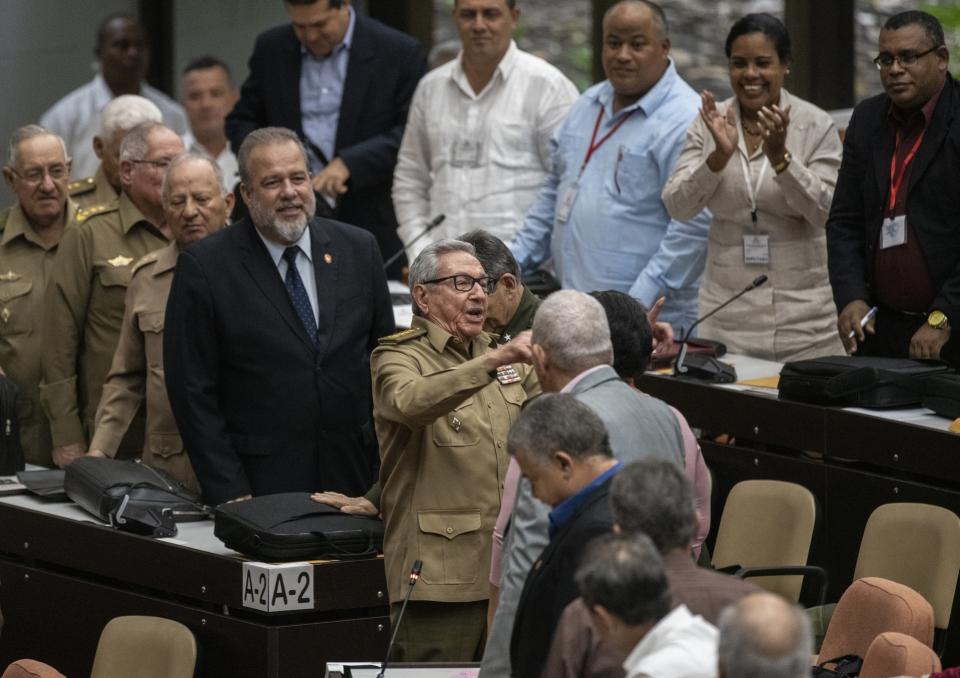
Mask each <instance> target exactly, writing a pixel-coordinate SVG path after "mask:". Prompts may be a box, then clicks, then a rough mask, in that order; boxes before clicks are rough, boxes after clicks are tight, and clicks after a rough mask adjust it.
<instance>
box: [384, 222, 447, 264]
mask: <svg viewBox="0 0 960 678" xmlns="http://www.w3.org/2000/svg"><path fill="white" fill-rule="evenodd" d="M446 218H447V215H446V214H438V215H437V216H435V217H434V218H433V219H431V220H430V223H428V224H427V225H426V226H424V228H423V230H422V231H420V233H418V234H417V237H416V238H414V239H413V240H411V241H410V242H408V243H407V245H412V244H413V243H415V242H417V241H418V240H419V239H420V238H422V237H423V236H425V235H426V234H427V233H429V232H430V231H432V230H433V229H435V228H436V227H437V226H439V225H440V224H442V223H443V221H444V219H446ZM406 251H407V246H406V245H401V247H400V249H399V250H397V251H396V252H394V253H393V256H392V257H390V258H389V259H387V260H386V261H385V262H384V264H383V270H384V271H386V270H387V269H388V268H390V264H392V263H393V262H395V261H396V260H397V259H399V258H400V257H401V256H403V253H404V252H406ZM410 263H411V264H412V263H413V262H412V261H411V262H410Z"/></svg>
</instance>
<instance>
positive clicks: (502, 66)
mask: <svg viewBox="0 0 960 678" xmlns="http://www.w3.org/2000/svg"><path fill="white" fill-rule="evenodd" d="M519 51H520V50H519V48H518V47H517V43H516V42H514V41H513V40H511V41H510V46H509V47H507V51H506V52H505V53H504V55H503V58H502V59H500V63H498V64H497V68H496V69H495V70H494V72H493V77H492V78H490V82H488V83H487V86H486V87H484V88H483V91H481V92H480V93H477V92H474V91H473V87H471V86H470V81H469V80H467V74H466V73H465V72H464V70H463V50H462V49H461V50H460V54H459V55H458V56H457V59H456V61H455V62H454V66H453V68H452V70H451V71H450V79H451V80H453V82H454V83H455V84H456V85H457V87H459V88H460V89H461V90H462V91H463V92H464V94H466V95H468V96H469V97H471V98H472V99H477V98H479V97H480V96H482V95H483V93H484V92H486V91H487V90H489V89H490V87H491V85H493V84H494V82H496V80H497V76H498V75H499V76H500V79H501V80H503V81H504V82H506V81H507V79H508V78H509V77H510V74H511V73H513V71H514V68H515V66H516V65H517V59H518V58H519V57H518V53H519Z"/></svg>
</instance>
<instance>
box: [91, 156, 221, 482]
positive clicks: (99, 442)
mask: <svg viewBox="0 0 960 678" xmlns="http://www.w3.org/2000/svg"><path fill="white" fill-rule="evenodd" d="M163 207H164V212H165V214H166V220H167V224H168V225H169V226H170V228H171V230H172V231H173V236H174V239H175V240H174V242H172V243H170V244H169V245H167V246H166V247H164V248H163V249H161V250H157V251H155V252H151V253H150V254H148V255H147V256H145V257H144V258H143V259H141V260H140V261H139V262H138V263H137V264H136V265H135V266H134V269H133V277H132V278H131V279H130V287H128V288H127V297H126V303H125V308H124V312H123V326H122V327H121V328H120V341H119V343H118V344H117V352H116V353H115V354H114V356H113V364H112V365H111V367H110V374H109V375H108V376H107V381H106V383H105V384H104V385H103V395H102V396H101V397H100V407H99V408H97V424H96V430H95V431H94V434H93V440H92V441H91V442H90V452H89V454H90V455H92V456H109V457H113V456H115V455H116V453H117V449H118V448H119V446H120V441H121V440H122V438H123V435H124V434H125V433H126V431H127V427H128V426H129V425H130V422H131V421H132V420H133V418H134V416H135V415H136V413H137V409H138V408H139V407H140V405H141V403H143V402H144V399H146V408H147V436H146V441H145V444H144V447H143V457H142V458H143V461H144V462H146V463H147V464H148V465H149V466H153V467H155V468H162V469H164V470H166V471H169V472H170V473H171V474H172V475H173V476H174V477H175V478H177V479H178V480H180V482H182V483H183V484H185V485H186V486H187V487H190V488H191V489H193V490H194V491H196V492H198V493H199V492H200V486H199V484H198V483H197V477H196V475H195V474H194V472H193V467H192V466H191V465H190V459H189V458H188V457H187V455H186V454H185V453H184V450H183V442H182V441H181V440H180V435H179V433H178V432H177V424H176V422H175V421H174V419H173V412H172V411H171V410H170V401H169V400H167V389H166V386H164V382H163V320H164V313H165V311H166V307H167V297H168V296H169V295H170V283H171V282H173V269H174V267H175V266H176V264H177V256H178V255H179V254H180V250H181V249H184V248H186V247H188V246H189V245H191V244H192V243H194V242H196V241H198V240H202V239H203V238H206V237H207V236H208V235H209V234H210V233H213V232H214V231H219V230H220V229H221V228H223V226H224V225H225V224H226V223H227V219H228V216H229V214H230V210H231V209H232V208H233V194H232V193H229V192H227V191H225V190H224V187H223V175H222V173H221V170H220V167H219V165H217V163H216V161H214V160H213V159H212V158H211V157H210V156H208V155H206V154H205V153H197V152H188V153H184V154H182V155H179V156H177V157H176V158H175V159H174V161H173V162H171V163H170V167H168V168H167V172H166V176H165V177H164V180H163Z"/></svg>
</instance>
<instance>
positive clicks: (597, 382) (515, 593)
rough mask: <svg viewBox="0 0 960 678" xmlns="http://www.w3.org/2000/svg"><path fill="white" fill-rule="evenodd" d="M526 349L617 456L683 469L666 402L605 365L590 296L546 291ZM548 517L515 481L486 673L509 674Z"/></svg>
mask: <svg viewBox="0 0 960 678" xmlns="http://www.w3.org/2000/svg"><path fill="white" fill-rule="evenodd" d="M531 352H532V359H533V365H534V369H535V370H536V372H537V377H538V379H539V380H540V385H541V388H542V389H543V390H544V391H546V392H560V393H570V394H572V395H573V396H574V397H576V398H577V399H578V400H580V401H581V402H582V403H584V404H585V405H587V406H588V407H590V409H592V410H593V411H594V412H596V413H597V415H598V416H599V417H600V419H601V420H602V421H603V423H604V425H605V426H606V428H607V431H608V432H609V435H610V447H611V449H612V451H613V455H614V456H615V457H616V458H617V459H619V460H620V461H626V462H629V461H634V460H636V459H644V458H647V459H649V458H654V459H665V460H667V461H670V462H672V463H674V464H676V465H677V468H680V469H682V468H683V465H684V449H683V437H682V435H681V431H680V424H679V421H678V419H677V417H676V416H675V415H674V414H673V412H672V411H671V410H670V408H669V406H667V404H666V403H664V402H663V401H661V400H658V399H656V398H653V397H652V396H649V395H645V394H643V393H640V392H639V391H636V390H634V389H632V388H630V386H628V385H627V384H626V383H625V382H623V381H622V380H621V379H620V378H619V377H618V376H617V373H616V372H615V371H614V370H613V368H612V367H611V363H612V362H613V344H612V342H611V340H610V328H609V326H608V324H607V317H606V314H605V312H604V310H603V307H602V306H601V305H600V303H599V302H598V301H597V300H596V299H593V298H592V297H590V296H589V295H587V294H584V293H582V292H576V291H573V290H561V291H560V292H556V293H554V294H552V295H550V296H549V297H548V298H547V299H546V301H544V302H543V303H542V304H541V305H540V308H539V309H538V310H537V314H536V316H535V318H534V321H533V333H532V337H531ZM505 492H506V490H505ZM547 514H548V508H547V507H546V506H545V505H544V504H543V503H541V502H539V501H537V500H536V499H535V498H534V496H533V494H532V493H531V489H530V484H529V482H528V481H527V480H525V479H523V480H521V481H520V485H519V489H518V490H517V500H516V505H515V507H514V511H513V517H512V519H511V523H510V527H509V529H508V531H507V536H506V540H505V543H504V547H503V554H504V556H503V562H502V565H503V575H502V578H501V582H500V594H499V603H498V605H497V608H496V612H495V616H494V618H493V625H492V628H491V629H490V632H489V637H488V640H487V647H486V650H485V652H484V656H483V664H482V666H481V671H482V673H483V675H484V677H485V678H487V677H489V676H499V677H502V678H507V677H508V676H510V675H511V671H510V665H509V653H508V648H509V643H510V637H511V635H512V633H513V618H514V614H515V613H516V610H517V602H518V600H519V597H520V592H521V589H522V587H523V582H524V580H525V579H526V576H527V573H528V572H529V571H530V568H531V566H532V565H533V563H534V560H536V558H537V556H538V555H540V553H541V552H542V551H543V549H544V547H545V546H546V544H547V542H548V530H547V528H548V518H547Z"/></svg>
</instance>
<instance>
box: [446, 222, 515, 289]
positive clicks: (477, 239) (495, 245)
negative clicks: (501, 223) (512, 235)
mask: <svg viewBox="0 0 960 678" xmlns="http://www.w3.org/2000/svg"><path fill="white" fill-rule="evenodd" d="M457 240H462V241H463V242H468V243H470V244H471V245H473V249H475V250H476V254H475V255H474V256H476V257H477V261H479V262H480V265H481V266H483V270H484V271H486V273H487V275H488V276H490V277H491V278H494V279H495V280H499V279H500V276H502V275H503V274H504V273H512V274H513V275H514V276H515V277H516V278H517V280H518V281H519V280H520V264H518V263H517V260H516V258H515V257H514V256H513V253H512V252H511V251H510V248H509V247H507V245H506V244H505V243H504V242H503V241H502V240H501V239H500V238H498V237H497V236H495V235H493V234H492V233H488V232H487V231H484V230H482V229H478V230H476V231H470V232H468V233H464V234H463V235H461V236H458V237H457Z"/></svg>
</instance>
